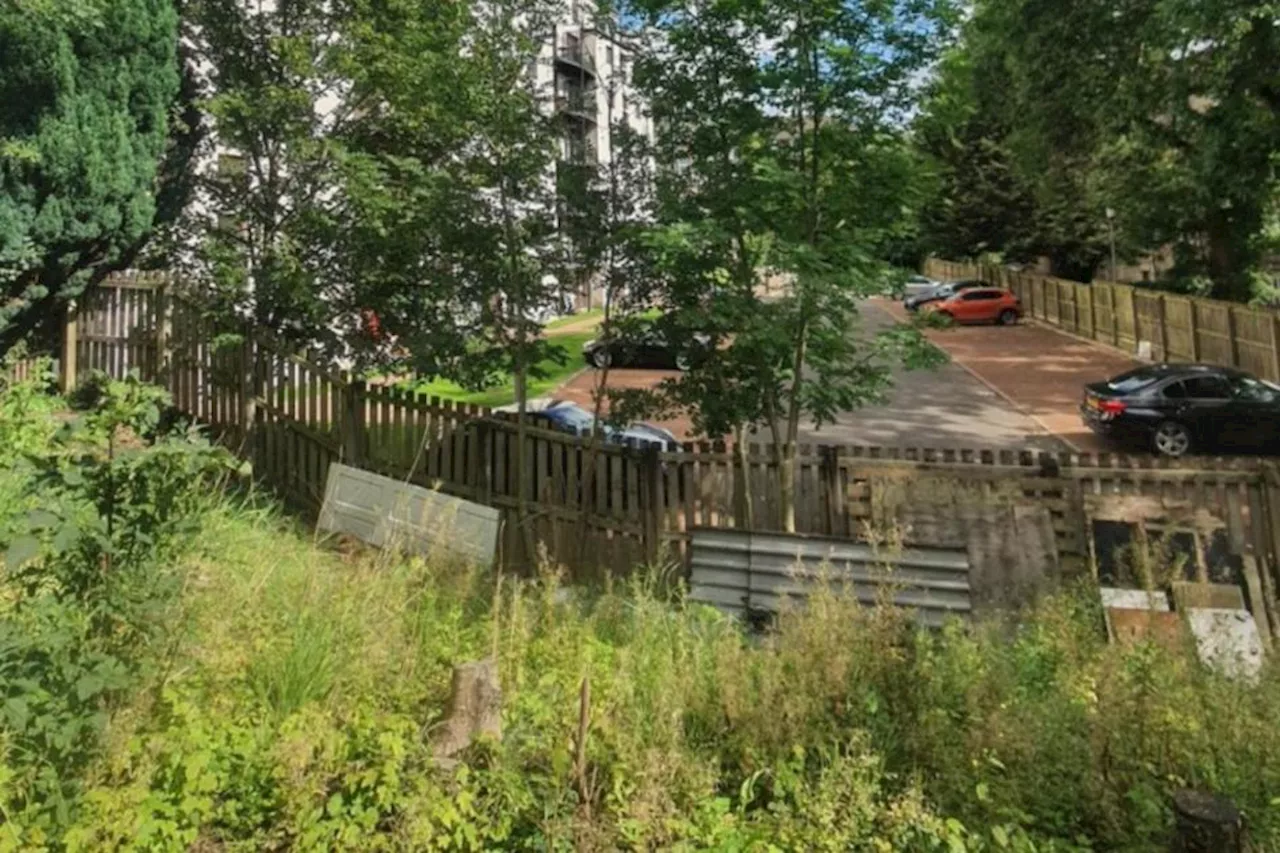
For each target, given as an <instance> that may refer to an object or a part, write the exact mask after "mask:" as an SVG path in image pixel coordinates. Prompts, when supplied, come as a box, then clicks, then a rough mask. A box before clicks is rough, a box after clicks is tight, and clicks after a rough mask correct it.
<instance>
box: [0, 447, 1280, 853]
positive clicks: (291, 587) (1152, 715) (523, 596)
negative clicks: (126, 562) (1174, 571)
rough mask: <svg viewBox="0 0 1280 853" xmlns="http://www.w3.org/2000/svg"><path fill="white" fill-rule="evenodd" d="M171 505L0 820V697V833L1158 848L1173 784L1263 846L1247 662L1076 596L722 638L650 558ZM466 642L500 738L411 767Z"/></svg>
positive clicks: (262, 503) (552, 843)
mask: <svg viewBox="0 0 1280 853" xmlns="http://www.w3.org/2000/svg"><path fill="white" fill-rule="evenodd" d="M4 473H5V472H3V471H0V479H2V478H3V476H4ZM3 511H4V510H3V508H2V507H0V513H2V512H3ZM201 519H202V523H201V526H200V529H199V531H198V532H197V533H195V534H193V538H192V539H191V541H189V542H188V543H187V547H185V548H184V549H183V550H182V556H181V557H180V559H179V561H178V562H177V563H176V564H175V565H173V566H172V567H171V568H172V571H171V572H167V574H174V575H176V577H178V578H180V579H181V589H182V595H181V598H180V602H179V606H178V608H177V615H176V616H175V615H174V614H173V613H170V614H169V615H168V616H167V617H166V619H167V620H168V623H171V624H172V627H171V628H170V629H169V631H168V632H167V633H165V634H164V635H162V636H157V637H156V638H155V640H154V641H153V642H152V643H151V644H150V645H149V646H148V648H147V650H146V661H147V663H146V665H145V666H139V667H138V669H137V675H136V676H135V679H136V683H135V687H134V689H132V690H131V692H129V693H128V694H127V695H123V696H120V697H118V698H115V699H113V700H112V701H110V702H105V701H104V702H103V703H102V704H100V705H99V706H98V711H99V712H100V713H101V714H102V715H103V718H104V719H105V720H107V721H108V722H107V725H106V727H105V730H104V737H103V739H102V744H101V748H100V749H98V750H97V751H96V752H95V753H94V754H93V755H92V756H89V758H90V759H91V760H89V761H87V762H86V766H85V767H84V768H83V769H80V770H78V771H77V772H78V773H79V776H78V778H77V780H76V781H77V784H76V785H75V786H74V791H75V796H74V799H72V800H70V801H69V802H68V804H67V808H66V809H65V812H62V813H59V814H55V813H53V812H41V813H40V816H41V819H40V821H35V820H34V819H33V818H32V817H31V812H30V810H28V811H23V812H21V813H19V812H15V811H14V810H13V809H11V808H10V806H11V803H12V802H13V800H14V797H15V796H17V794H16V791H15V789H14V787H13V784H12V781H13V779H14V778H15V776H14V768H16V767H20V766H22V761H23V760H24V757H23V756H22V755H20V754H18V753H17V752H15V751H14V750H13V748H12V745H13V741H12V739H11V730H10V728H9V727H10V726H11V720H12V719H13V718H12V716H10V715H8V710H9V709H5V711H6V715H5V716H3V717H0V810H3V811H0V814H3V815H4V818H5V819H4V821H3V822H0V849H10V848H12V849H33V848H40V847H44V846H53V847H58V846H64V847H66V848H67V849H70V850H94V851H97V850H109V849H122V848H127V849H147V850H190V849H196V850H271V849H305V850H321V849H324V850H337V849H342V850H443V849H451V850H452V849H459V850H480V849H488V850H492V849H503V850H520V849H531V850H532V849H536V850H612V849H663V850H667V849H673V850H682V849H683V850H694V849H714V850H909V851H915V850H926V851H927V850H948V851H950V850H970V851H982V850H1002V849H1013V850H1022V851H1031V850H1042V851H1043V850H1057V851H1066V850H1085V849H1091V850H1158V849H1165V845H1166V844H1167V841H1168V832H1169V829H1170V820H1171V817H1170V811H1169V805H1168V804H1169V796H1170V794H1171V792H1172V791H1173V790H1174V789H1175V788H1177V787H1179V786H1184V785H1189V786H1194V787H1202V788H1207V789H1210V790H1213V791H1217V792H1220V793H1222V794H1225V795H1227V796H1229V797H1231V798H1232V799H1233V800H1234V801H1235V802H1236V803H1237V804H1238V805H1239V806H1240V807H1241V808H1242V809H1243V810H1244V812H1245V814H1246V815H1247V818H1248V821H1249V824H1250V827H1251V831H1252V833H1253V836H1254V840H1255V842H1256V843H1257V845H1258V847H1259V849H1264V850H1265V849H1277V847H1280V808H1278V804H1277V801H1276V800H1275V799H1274V797H1275V796H1276V792H1277V791H1280V738H1277V737H1276V736H1275V732H1276V731H1277V727H1278V726H1280V674H1278V673H1277V672H1276V669H1275V667H1274V666H1269V668H1268V669H1267V670H1266V671H1265V672H1264V674H1263V677H1262V679H1261V680H1260V682H1259V683H1257V684H1248V683H1240V682H1233V681H1229V680H1226V679H1224V678H1222V677H1220V676H1218V675H1215V674H1214V673H1212V672H1209V671H1206V670H1205V669H1204V668H1202V667H1201V666H1200V665H1199V664H1198V663H1197V662H1196V660H1195V657H1194V655H1193V654H1190V653H1186V652H1182V653H1179V652H1171V651H1167V650H1165V649H1163V648H1161V647H1159V646H1155V645H1144V644H1139V645H1134V646H1128V647H1117V646H1110V645H1108V644H1107V643H1106V642H1105V640H1104V639H1103V636H1102V632H1101V622H1100V614H1099V612H1098V609H1097V606H1096V603H1095V601H1094V599H1095V594H1094V593H1092V592H1090V591H1088V590H1083V591H1075V592H1067V593H1064V594H1063V595H1061V596H1059V597H1056V598H1052V599H1049V600H1046V601H1044V602H1043V603H1042V604H1041V605H1040V607H1039V608H1038V609H1037V610H1036V611H1035V612H1033V613H1029V614H1025V617H1024V618H1023V619H1022V620H1021V622H1020V624H1019V625H1018V626H1016V627H1014V626H1011V625H1008V624H1004V623H991V624H982V625H978V626H965V625H962V624H959V623H956V624H953V625H951V626H950V627H948V628H947V629H945V630H943V631H941V632H933V633H930V632H923V631H919V630H917V629H916V628H915V627H914V625H913V623H912V622H911V620H910V619H909V618H908V616H907V615H906V614H903V613H900V612H896V611H894V610H892V609H888V608H866V607H862V606H859V605H858V604H857V603H856V602H854V601H852V600H850V599H848V598H846V597H844V596H842V595H841V594H839V592H838V591H835V590H829V591H826V592H823V593H820V594H819V595H817V596H816V597H815V598H813V599H812V600H811V601H810V603H809V606H808V607H807V608H806V609H805V610H804V611H803V612H801V611H798V610H788V611H787V612H785V613H783V614H782V615H781V617H780V619H779V621H778V623H777V625H776V627H775V629H774V630H773V631H771V633H769V634H768V635H766V636H764V637H750V636H747V635H745V634H744V633H743V631H742V630H741V629H740V627H739V626H738V625H737V624H736V623H734V622H733V621H732V620H730V619H728V618H726V617H723V616H721V615H720V614H718V613H717V612H715V611H712V610H710V609H707V608H703V607H700V606H696V605H693V604H690V603H688V602H686V601H684V600H683V599H682V598H681V597H680V595H679V594H678V593H675V594H672V593H670V592H669V589H670V585H669V584H668V583H666V582H665V581H660V580H659V579H658V578H657V574H656V573H654V572H639V573H637V575H636V576H635V577H634V578H632V579H630V580H629V581H627V582H625V583H623V582H618V583H613V584H607V585H606V586H605V587H603V588H599V589H593V590H582V589H575V590H566V589H563V588H562V587H561V586H560V584H559V581H558V579H557V577H556V576H555V574H554V573H553V572H551V571H550V570H544V571H543V572H542V573H541V574H539V575H538V576H537V577H533V578H524V579H516V578H512V577H509V576H508V577H502V578H499V577H496V576H494V575H492V574H489V573H486V572H477V571H471V570H466V569H462V568H459V567H456V566H446V565H444V564H443V563H441V562H440V561H437V560H421V559H418V560H413V559H409V560H406V559H400V558H396V557H392V556H388V555H384V554H379V553H374V552H366V551H353V550H352V549H349V548H346V547H345V546H344V547H343V548H338V547H334V546H333V545H331V544H329V543H318V542H316V541H315V539H314V536H313V534H311V533H310V532H308V531H307V530H306V529H305V528H304V527H302V526H301V525H300V524H298V523H297V522H295V521H293V520H291V519H290V518H289V517H287V516H285V515H283V514H282V513H281V512H280V510H279V509H278V508H277V507H276V505H275V504H274V503H273V502H272V501H270V500H268V499H266V498H265V497H262V496H258V495H253V494H250V495H248V496H244V495H240V496H234V497H232V496H229V497H226V498H224V499H223V500H221V501H220V502H218V503H217V504H216V505H215V506H213V507H212V508H210V509H208V510H207V511H205V512H204V514H203V515H202V516H201ZM0 583H2V581H0ZM5 594H6V595H8V594H9V590H8V589H6V590H5ZM4 600H6V599H4V598H0V603H3V601H4ZM0 619H8V613H7V611H5V610H4V608H3V607H0ZM5 627H8V624H7V623H6V625H5ZM4 654H5V652H4V651H3V650H2V649H0V666H3V665H5V663H6V660H7V659H6V658H5V657H4ZM488 655H494V656H496V660H497V662H498V667H499V672H500V676H501V682H502V690H503V701H502V705H503V728H504V733H503V738H502V740H501V742H498V743H492V742H490V743H480V744H477V745H476V746H474V747H473V748H472V749H471V750H470V751H469V752H467V753H465V754H464V755H463V756H462V761H461V762H460V763H459V764H457V765H456V766H442V765H441V764H439V763H438V762H436V761H435V760H434V759H433V758H432V754H431V747H430V737H431V733H432V731H433V730H434V726H435V725H436V724H438V723H439V721H440V719H441V717H442V715H443V713H444V709H445V704H446V700H447V696H448V691H449V682H450V674H451V670H452V668H453V666H455V665H456V664H458V663H460V662H463V661H467V660H475V659H478V658H482V657H485V656H488ZM584 679H586V680H587V681H588V683H589V688H590V689H589V693H590V704H589V726H588V727H587V729H586V739H585V742H584V743H583V745H582V746H583V748H582V750H581V753H579V750H578V749H577V739H578V737H579V733H580V731H582V730H581V728H580V719H581V718H580V711H581V708H580V705H579V697H580V695H581V690H582V683H583V680H584ZM579 754H581V756H582V757H583V759H584V760H583V761H582V762H581V763H580V762H579V761H578V755H579ZM55 830H56V831H55Z"/></svg>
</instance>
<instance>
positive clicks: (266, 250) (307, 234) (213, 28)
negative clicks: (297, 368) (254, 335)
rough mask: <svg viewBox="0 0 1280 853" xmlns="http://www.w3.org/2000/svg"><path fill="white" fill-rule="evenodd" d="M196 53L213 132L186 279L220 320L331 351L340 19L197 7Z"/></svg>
mask: <svg viewBox="0 0 1280 853" xmlns="http://www.w3.org/2000/svg"><path fill="white" fill-rule="evenodd" d="M192 8H193V15H194V20H195V24H196V27H195V30H196V45H197V55H198V57H199V59H200V60H201V63H202V64H203V65H204V66H205V67H207V68H208V69H209V71H208V74H207V79H206V81H205V87H204V88H205V91H204V95H205V97H204V100H203V106H204V109H205V112H206V115H207V118H208V122H209V125H210V129H211V133H210V135H209V137H208V138H207V140H206V149H205V151H204V159H205V163H206V165H205V166H204V167H203V168H202V169H201V171H200V173H199V176H198V191H197V196H198V202H197V204H195V205H193V206H192V208H191V210H190V211H189V213H190V216H191V218H192V220H193V222H192V225H191V229H190V230H191V231H192V233H193V234H194V235H195V237H196V246H195V252H194V253H193V256H192V258H191V259H190V260H191V267H192V269H191V270H190V272H191V274H192V278H193V279H194V280H196V281H199V282H202V283H203V284H204V285H205V286H206V291H207V292H206V295H207V296H208V297H209V298H210V299H211V300H212V301H213V303H214V304H215V305H216V306H217V307H218V309H219V310H220V312H221V313H222V314H223V315H224V316H240V317H247V318H249V319H251V320H252V322H254V323H255V324H256V325H258V326H259V327H261V328H265V329H271V330H273V331H276V332H279V333H281V334H283V335H285V336H287V337H291V338H295V339H298V340H305V341H307V342H308V343H316V342H320V343H325V344H327V345H328V346H330V347H335V346H336V339H335V338H334V336H333V334H332V332H333V328H332V323H331V320H332V318H333V314H334V306H335V303H336V301H337V300H336V295H335V294H333V293H326V292H325V284H326V283H327V281H328V280H327V279H326V278H325V277H324V276H323V275H322V273H323V272H324V271H325V270H326V269H327V266H326V264H328V263H330V262H331V261H332V255H331V253H330V251H329V248H328V247H329V245H330V243H331V237H332V235H333V231H334V213H333V208H334V206H335V204H336V201H337V197H338V194H339V190H340V187H339V181H338V174H337V171H336V166H335V164H336V161H337V157H338V141H337V139H338V136H339V134H340V133H341V131H342V130H343V129H344V127H345V124H346V122H347V121H348V120H349V118H350V116H351V114H352V110H353V107H354V104H353V103H352V102H351V99H349V98H346V97H344V96H345V95H346V94H347V92H348V89H349V85H350V82H349V80H348V79H347V78H346V77H345V76H344V75H343V73H342V72H343V66H342V60H343V58H344V57H345V56H347V50H348V48H347V46H346V44H345V43H344V42H343V41H342V38H341V37H342V35H343V34H344V31H345V30H344V23H349V22H350V19H349V18H346V17H344V16H342V15H340V14H339V12H338V10H337V9H336V7H334V6H333V4H330V3H326V2H321V0H275V2H272V3H258V4H252V3H244V2H241V0H203V1H202V2H200V3H198V4H195V5H194V6H193V7H192Z"/></svg>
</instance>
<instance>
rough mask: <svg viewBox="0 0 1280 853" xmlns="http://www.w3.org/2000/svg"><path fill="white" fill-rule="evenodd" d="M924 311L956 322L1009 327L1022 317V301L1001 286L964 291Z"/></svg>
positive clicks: (930, 304)
mask: <svg viewBox="0 0 1280 853" xmlns="http://www.w3.org/2000/svg"><path fill="white" fill-rule="evenodd" d="M925 308H926V309H927V310H929V311H932V312H934V313H936V314H940V315H942V316H944V317H949V318H950V319H951V320H952V321H953V322H956V323H997V324H999V325H1001V326H1008V325H1010V324H1012V323H1016V322H1018V318H1020V317H1021V316H1022V301H1021V300H1020V299H1018V297H1017V296H1014V295H1013V294H1012V293H1010V292H1009V291H1007V290H1004V289H1002V288H999V287H974V288H970V289H968V290H962V291H960V292H959V293H956V294H954V295H952V296H950V297H948V298H946V299H944V300H942V301H940V302H930V303H929V304H928V305H926V306H925Z"/></svg>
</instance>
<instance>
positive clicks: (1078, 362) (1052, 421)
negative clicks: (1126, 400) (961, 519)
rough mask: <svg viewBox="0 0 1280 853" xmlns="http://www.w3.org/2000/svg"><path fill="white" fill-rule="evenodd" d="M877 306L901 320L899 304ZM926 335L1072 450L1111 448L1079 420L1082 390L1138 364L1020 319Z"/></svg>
mask: <svg viewBox="0 0 1280 853" xmlns="http://www.w3.org/2000/svg"><path fill="white" fill-rule="evenodd" d="M879 304H880V305H881V307H883V308H885V309H886V310H888V311H889V312H891V313H892V314H893V315H894V316H896V317H899V318H903V317H905V316H906V312H905V311H904V310H903V308H902V306H901V305H900V304H897V303H889V302H887V301H882V302H880V303H879ZM926 334H927V335H928V337H929V339H930V340H931V341H933V342H934V343H935V344H937V345H938V346H939V347H940V348H941V349H943V350H945V351H946V352H947V354H948V355H950V356H951V360H952V361H954V362H955V363H957V364H959V365H960V366H961V367H964V368H965V369H967V370H968V371H969V372H970V373H972V374H973V375H975V376H977V377H978V378H979V379H980V380H982V381H983V382H984V383H986V384H987V385H988V386H990V387H991V388H992V389H993V390H994V391H996V392H997V393H999V394H1000V395H1001V396H1003V397H1004V398H1005V399H1007V400H1009V401H1010V402H1012V403H1013V404H1014V405H1015V406H1017V407H1018V408H1020V409H1022V410H1023V411H1024V412H1026V413H1027V414H1029V415H1031V416H1032V417H1033V418H1035V419H1036V420H1037V421H1039V422H1040V424H1041V425H1042V426H1044V428H1045V429H1047V430H1049V431H1050V432H1051V433H1053V434H1055V435H1057V436H1059V437H1060V438H1062V439H1064V440H1065V441H1067V442H1068V443H1070V444H1071V445H1073V446H1075V447H1076V448H1077V449H1078V450H1080V451H1089V452H1097V451H1100V450H1108V449H1114V448H1111V447H1109V446H1108V445H1107V443H1106V442H1104V441H1103V440H1102V439H1100V438H1099V437H1098V436H1096V435H1094V434H1093V433H1092V432H1090V431H1089V429H1088V427H1086V426H1084V424H1082V423H1081V422H1080V414H1079V411H1078V407H1079V405H1080V398H1081V395H1082V393H1083V387H1084V385H1085V384H1087V383H1089V382H1097V381H1099V380H1101V379H1107V378H1109V377H1112V376H1115V375H1116V374H1118V373H1123V372H1124V371H1126V370H1129V369H1131V368H1133V367H1136V366H1138V364H1139V362H1137V361H1135V360H1133V359H1132V358H1129V357H1128V356H1126V355H1125V354H1124V353H1121V352H1118V351H1116V350H1114V349H1110V348H1108V347H1104V346H1101V345H1100V344H1093V343H1089V342H1087V341H1083V340H1081V339H1079V338H1075V337H1072V336H1070V335H1066V334H1063V333H1062V332H1059V331H1057V330H1055V329H1051V328H1048V327H1047V326H1041V325H1038V324H1035V323H1029V322H1025V321H1024V322H1022V323H1019V324H1018V325H1016V326H961V327H956V328H951V329H939V330H936V331H929V332H927V333H926Z"/></svg>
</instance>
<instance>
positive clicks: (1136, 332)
mask: <svg viewBox="0 0 1280 853" xmlns="http://www.w3.org/2000/svg"><path fill="white" fill-rule="evenodd" d="M924 271H925V274H926V275H929V276H932V277H934V278H938V279H943V280H958V279H971V278H976V279H981V280H983V281H987V282H990V283H992V284H996V285H999V286H1001V287H1005V288H1008V289H1009V290H1012V291H1013V292H1014V293H1015V294H1017V295H1018V296H1019V297H1020V298H1021V299H1022V304H1023V307H1024V309H1025V310H1026V311H1027V313H1028V314H1029V315H1030V316H1032V317H1034V318H1036V319H1037V320H1041V321H1044V322H1046V323H1049V324H1051V325H1054V326H1057V327H1058V328H1060V329H1063V330H1065V331H1068V332H1071V333H1072V334H1074V335H1080V336H1081V337H1085V338H1089V339H1091V340H1095V341H1099V342H1101V343H1104V344H1108V345H1110V346H1113V347H1117V348H1119V349H1123V350H1125V351H1126V352H1128V353H1132V354H1143V355H1147V357H1149V358H1150V359H1152V360H1154V361H1187V362H1209V363H1212V364H1222V365H1227V366H1230V367H1239V368H1241V369H1242V370H1247V371H1249V372H1250V373H1253V374H1255V375H1257V376H1261V377H1263V378H1264V379H1270V380H1272V381H1273V382H1275V381H1280V330H1278V329H1277V324H1278V323H1280V313H1278V312H1276V311H1273V310H1263V309H1256V308H1250V307H1248V306H1247V305H1238V304H1236V303H1233V302H1222V301H1219V300H1216V299H1200V298H1197V297H1194V296H1180V295H1178V294H1174V293H1163V292H1161V291H1156V290H1150V289H1145V288H1140V287H1133V286H1131V285H1127V284H1113V283H1109V282H1104V281H1095V282H1093V283H1092V284H1082V283H1080V282H1078V281H1067V280H1065V279H1060V278H1054V277H1052V276H1045V275H1040V274H1038V273H1031V272H1022V271H1018V270H1011V269H1009V268H1007V267H1003V266H1000V265H997V264H978V263H969V262H956V261H944V260H938V259H936V258H931V259H930V260H928V261H926V262H925V267H924ZM1147 347H1149V348H1150V350H1149V353H1148V352H1147Z"/></svg>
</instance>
